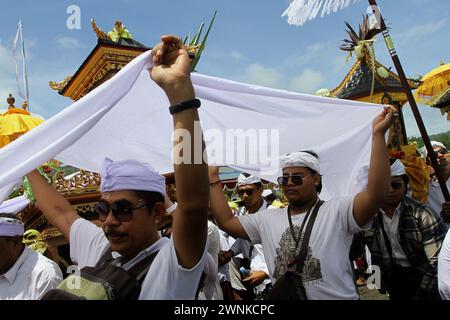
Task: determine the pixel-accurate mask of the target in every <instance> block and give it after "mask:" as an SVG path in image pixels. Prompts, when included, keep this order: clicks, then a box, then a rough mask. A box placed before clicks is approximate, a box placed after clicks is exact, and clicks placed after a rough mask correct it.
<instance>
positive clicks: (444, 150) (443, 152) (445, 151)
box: [434, 148, 448, 155]
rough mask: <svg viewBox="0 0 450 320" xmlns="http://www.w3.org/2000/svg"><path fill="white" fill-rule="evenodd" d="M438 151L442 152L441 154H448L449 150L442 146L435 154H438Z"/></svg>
mask: <svg viewBox="0 0 450 320" xmlns="http://www.w3.org/2000/svg"><path fill="white" fill-rule="evenodd" d="M438 153H440V154H447V153H448V150H447V149H446V148H440V149H439V150H437V151H435V152H434V154H435V155H437V154H438Z"/></svg>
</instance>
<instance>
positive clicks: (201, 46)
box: [192, 10, 217, 71]
mask: <svg viewBox="0 0 450 320" xmlns="http://www.w3.org/2000/svg"><path fill="white" fill-rule="evenodd" d="M216 14H217V10H216V11H214V16H213V18H212V19H211V22H210V23H209V26H208V31H206V34H205V37H204V38H203V40H202V43H201V45H200V48H199V49H198V52H197V54H196V55H195V57H194V60H193V61H192V71H195V67H196V66H197V63H198V62H199V61H200V57H201V55H202V53H203V50H204V49H205V45H206V40H207V39H208V35H209V32H210V31H211V27H212V25H213V23H214V20H215V18H216ZM201 29H202V27H201ZM200 31H201V30H200Z"/></svg>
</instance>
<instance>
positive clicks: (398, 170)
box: [391, 159, 406, 177]
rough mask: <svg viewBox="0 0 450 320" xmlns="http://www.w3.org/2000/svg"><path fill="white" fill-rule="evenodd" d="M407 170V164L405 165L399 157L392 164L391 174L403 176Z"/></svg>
mask: <svg viewBox="0 0 450 320" xmlns="http://www.w3.org/2000/svg"><path fill="white" fill-rule="evenodd" d="M405 174H406V171H405V166H404V165H403V163H402V162H401V161H400V160H399V159H397V160H396V161H395V162H394V163H393V164H392V165H391V176H392V177H395V176H402V175H405Z"/></svg>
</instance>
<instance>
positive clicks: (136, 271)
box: [128, 250, 159, 282]
mask: <svg viewBox="0 0 450 320" xmlns="http://www.w3.org/2000/svg"><path fill="white" fill-rule="evenodd" d="M158 252H159V250H157V251H155V252H153V253H152V254H150V255H148V256H146V257H145V258H143V259H142V260H140V261H138V262H137V263H136V264H134V265H133V266H132V267H131V268H130V269H129V270H128V273H129V274H131V275H132V276H133V277H135V278H136V280H138V281H139V282H141V281H142V280H143V279H144V277H145V275H146V274H147V272H148V270H149V269H150V267H151V265H152V263H153V260H155V257H156V255H157V254H158Z"/></svg>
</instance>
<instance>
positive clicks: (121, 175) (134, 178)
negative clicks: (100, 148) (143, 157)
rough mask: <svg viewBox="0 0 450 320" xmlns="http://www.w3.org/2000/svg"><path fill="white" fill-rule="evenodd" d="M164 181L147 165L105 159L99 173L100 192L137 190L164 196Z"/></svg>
mask: <svg viewBox="0 0 450 320" xmlns="http://www.w3.org/2000/svg"><path fill="white" fill-rule="evenodd" d="M165 181H166V179H165V178H164V176H162V175H160V174H159V173H158V172H156V171H155V169H153V167H152V166H151V165H150V164H148V163H142V162H139V161H136V160H124V161H112V160H111V159H108V158H106V159H105V160H104V162H103V168H102V172H101V183H100V191H101V192H109V191H118V190H139V191H153V192H159V193H160V194H162V195H163V196H164V195H165V194H166V184H165Z"/></svg>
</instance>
